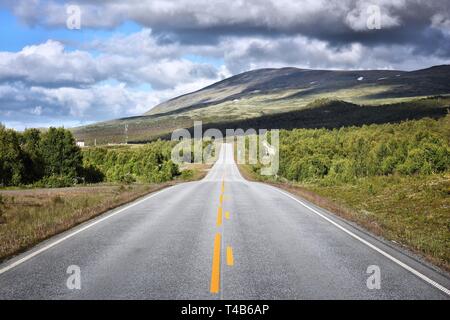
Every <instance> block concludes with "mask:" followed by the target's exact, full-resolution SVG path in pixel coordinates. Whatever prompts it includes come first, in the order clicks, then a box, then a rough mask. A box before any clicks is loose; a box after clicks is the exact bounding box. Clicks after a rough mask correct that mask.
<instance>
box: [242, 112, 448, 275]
mask: <svg viewBox="0 0 450 320" xmlns="http://www.w3.org/2000/svg"><path fill="white" fill-rule="evenodd" d="M279 156H280V170H279V176H278V177H276V178H273V177H272V178H265V177H262V176H259V175H258V173H259V166H258V165H255V166H251V167H247V168H248V169H250V170H251V172H252V176H253V177H257V178H258V179H261V180H265V181H267V182H269V183H275V184H277V185H279V186H281V187H284V188H287V189H288V190H290V191H292V192H294V193H295V192H296V193H298V194H300V195H301V196H303V197H305V198H307V199H309V200H311V201H313V202H316V203H317V204H319V205H321V206H323V207H326V208H329V209H330V210H332V211H333V212H336V213H338V214H341V215H343V216H344V217H346V218H347V219H349V220H353V221H355V222H357V223H359V224H360V225H363V226H364V227H366V228H368V229H369V230H371V231H373V232H375V233H376V234H380V235H382V236H384V237H386V238H388V239H390V240H395V241H396V242H398V243H402V244H404V245H407V246H408V247H409V248H411V249H412V250H414V251H416V252H419V253H421V254H423V255H424V256H426V257H427V258H428V259H429V260H430V261H432V262H435V263H437V264H438V265H441V266H443V267H444V268H446V269H448V270H449V269H450V252H449V250H448V248H450V229H449V226H450V210H449V208H450V115H447V116H446V117H444V118H442V119H439V120H433V119H422V120H415V121H405V122H402V123H399V124H382V125H369V126H362V127H345V128H340V129H332V130H329V129H294V130H290V131H288V130H281V132H280V153H279ZM244 169H245V167H244ZM311 191H312V192H313V193H311ZM329 200H332V201H331V202H330V201H329Z"/></svg>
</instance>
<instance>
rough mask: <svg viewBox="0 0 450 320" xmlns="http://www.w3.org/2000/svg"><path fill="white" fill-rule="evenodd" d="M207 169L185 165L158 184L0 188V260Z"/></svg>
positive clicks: (198, 177) (196, 175)
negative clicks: (175, 175)
mask: <svg viewBox="0 0 450 320" xmlns="http://www.w3.org/2000/svg"><path fill="white" fill-rule="evenodd" d="M208 168H209V166H206V165H188V166H187V167H186V168H184V169H185V170H184V171H183V172H188V173H187V174H186V173H185V174H184V175H182V176H180V178H178V179H177V180H174V181H170V182H166V183H159V184H130V185H106V184H102V185H92V186H80V187H70V188H52V189H22V190H18V189H15V190H0V261H2V260H5V259H6V258H9V257H11V256H13V255H15V254H17V253H20V252H22V251H24V250H26V249H28V248H30V247H31V246H33V245H35V244H37V243H39V242H40V241H42V240H45V239H47V238H49V237H51V236H53V235H55V234H58V233H61V232H63V231H65V230H68V229H70V228H72V227H74V226H76V225H78V224H80V223H82V222H84V221H87V220H89V219H91V218H93V217H95V216H98V215H100V214H102V213H104V212H106V211H108V210H111V209H113V208H116V207H118V206H121V205H123V204H126V203H128V202H130V201H133V200H135V199H137V198H139V197H142V196H144V195H146V194H148V193H151V192H155V191H157V190H160V189H163V188H165V187H168V186H171V185H174V184H176V183H180V182H185V181H194V180H199V179H201V178H203V177H204V176H205V175H206V173H207V170H208Z"/></svg>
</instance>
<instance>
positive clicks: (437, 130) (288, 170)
mask: <svg viewBox="0 0 450 320" xmlns="http://www.w3.org/2000/svg"><path fill="white" fill-rule="evenodd" d="M449 139H450V116H448V115H447V116H446V117H444V118H442V119H440V120H433V119H422V120H415V121H405V122H402V123H399V124H378V125H375V124H374V125H363V126H362V127H342V128H339V129H333V130H329V129H294V130H281V131H280V150H279V156H280V169H279V173H278V174H279V176H281V177H283V178H286V179H288V180H292V181H298V182H314V181H315V182H317V181H320V182H321V183H322V184H329V185H332V184H336V183H339V182H343V183H348V182H352V181H353V180H354V179H357V178H361V177H371V176H387V175H392V174H398V175H414V174H422V175H427V174H433V173H441V172H446V171H448V170H449V169H450V148H449V145H450V144H449ZM253 169H254V171H255V172H257V171H259V167H258V166H255V167H254V168H253Z"/></svg>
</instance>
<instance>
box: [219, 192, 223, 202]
mask: <svg viewBox="0 0 450 320" xmlns="http://www.w3.org/2000/svg"><path fill="white" fill-rule="evenodd" d="M219 202H220V205H222V203H223V193H221V194H220V197H219Z"/></svg>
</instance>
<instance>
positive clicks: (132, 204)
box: [0, 186, 176, 274]
mask: <svg viewBox="0 0 450 320" xmlns="http://www.w3.org/2000/svg"><path fill="white" fill-rule="evenodd" d="M174 187H176V186H171V187H169V188H166V189H163V190H160V191H157V192H155V193H152V194H150V195H148V196H146V197H145V198H144V199H141V200H139V201H137V202H134V203H131V204H129V205H127V206H125V207H124V208H122V209H120V210H117V211H115V212H113V213H110V214H108V215H107V216H105V217H103V218H100V219H98V220H95V221H94V222H91V223H89V224H87V225H86V226H84V227H82V228H80V229H78V230H75V231H73V232H71V233H69V234H68V235H66V236H64V237H62V238H60V239H58V240H55V241H53V242H51V243H49V244H47V245H46V246H44V247H42V248H40V249H39V250H36V251H34V252H31V253H30V254H28V255H26V256H24V257H23V258H21V259H19V260H17V261H15V262H13V263H11V264H9V265H7V266H6V267H4V268H2V269H0V274H2V273H5V272H6V271H8V270H11V269H12V268H15V267H17V266H18V265H20V264H22V263H24V262H25V261H28V260H30V259H31V258H33V257H35V256H37V255H38V254H40V253H42V252H44V251H46V250H48V249H50V248H52V247H54V246H56V245H57V244H60V243H61V242H63V241H64V240H67V239H69V238H72V237H73V236H75V235H77V234H78V233H80V232H83V231H84V230H87V229H89V228H90V227H93V226H95V225H96V224H99V223H100V222H103V221H105V220H107V219H109V218H111V217H113V216H115V215H117V214H119V213H121V212H123V211H125V210H128V209H130V208H131V207H134V206H136V205H138V204H141V203H142V202H144V201H147V200H148V199H150V198H153V197H155V196H156V195H158V194H160V193H162V192H164V191H167V190H170V189H172V188H174ZM74 228H76V226H75V227H74Z"/></svg>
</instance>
